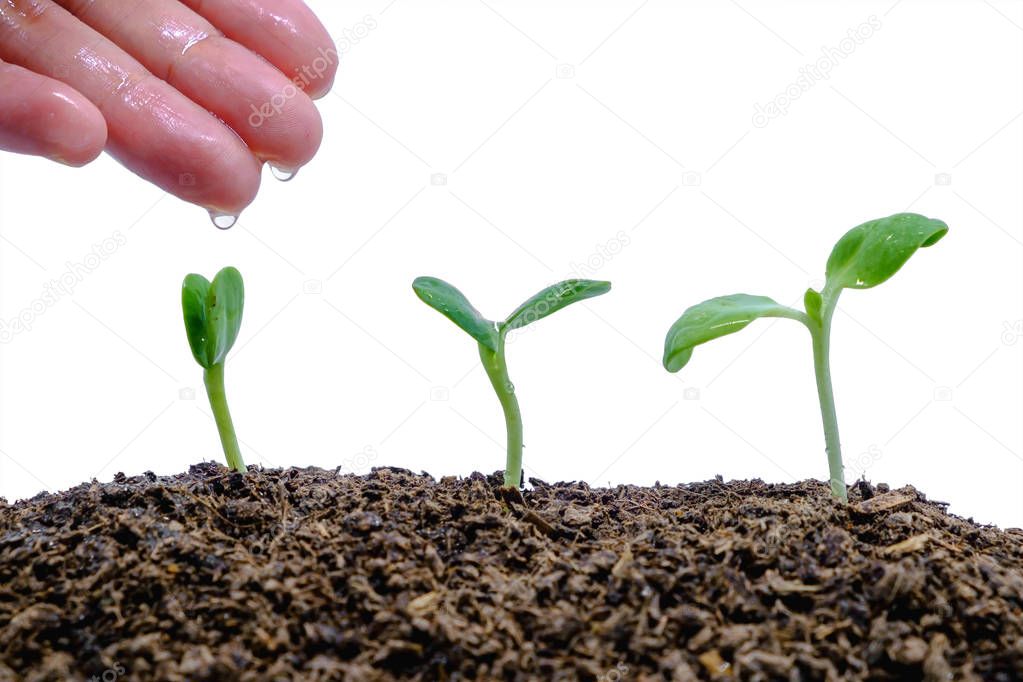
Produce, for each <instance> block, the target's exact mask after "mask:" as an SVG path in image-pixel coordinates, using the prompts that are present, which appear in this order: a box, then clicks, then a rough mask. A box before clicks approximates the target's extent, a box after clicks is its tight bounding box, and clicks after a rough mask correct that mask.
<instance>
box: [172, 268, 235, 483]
mask: <svg viewBox="0 0 1023 682" xmlns="http://www.w3.org/2000/svg"><path fill="white" fill-rule="evenodd" d="M244 307H245V286H244V283H243V282H242V275H241V273H240V272H238V270H236V269H235V268H224V269H223V270H221V271H220V272H218V273H217V276H216V277H214V278H213V282H210V281H209V280H207V279H206V278H205V277H203V276H202V275H188V276H187V277H185V281H184V284H182V286H181V309H182V311H183V312H184V316H185V333H186V334H187V335H188V345H189V346H190V347H191V349H192V357H194V358H195V361H196V362H198V363H199V365H200V366H201V367H202V368H203V381H204V383H205V384H206V394H207V395H208V396H209V398H210V407H211V408H212V409H213V417H214V419H215V420H216V422H217V430H218V431H219V432H220V442H221V444H222V445H223V446H224V456H225V457H227V466H228V468H229V469H231V470H233V471H241V472H244V471H245V470H246V469H245V462H244V461H243V460H242V454H241V451H240V450H239V449H238V437H237V436H236V435H235V433H234V422H232V421H231V412H230V410H228V409H227V394H226V393H225V391H224V361H225V360H226V359H227V354H228V352H229V351H230V350H231V347H232V346H234V342H235V339H237V338H238V330H239V328H241V325H242V309H243V308H244Z"/></svg>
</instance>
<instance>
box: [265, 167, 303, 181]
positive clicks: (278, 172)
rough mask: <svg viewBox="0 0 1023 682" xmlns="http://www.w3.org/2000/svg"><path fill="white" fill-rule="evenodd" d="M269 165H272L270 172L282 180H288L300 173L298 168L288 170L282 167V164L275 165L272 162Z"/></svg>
mask: <svg viewBox="0 0 1023 682" xmlns="http://www.w3.org/2000/svg"><path fill="white" fill-rule="evenodd" d="M268 165H269V166H270V172H271V173H272V174H273V176H274V177H275V178H277V179H278V180H280V181H281V182H288V181H289V180H292V179H293V178H294V177H295V176H296V175H298V171H297V170H288V169H286V168H281V167H280V166H275V165H274V164H272V163H271V164H268Z"/></svg>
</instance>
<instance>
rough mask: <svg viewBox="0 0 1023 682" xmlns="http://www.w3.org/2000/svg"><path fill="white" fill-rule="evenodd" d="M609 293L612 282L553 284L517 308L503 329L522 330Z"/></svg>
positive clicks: (571, 280) (588, 281)
mask: <svg viewBox="0 0 1023 682" xmlns="http://www.w3.org/2000/svg"><path fill="white" fill-rule="evenodd" d="M609 291H611V283H610V282H598V281H595V280H592V279H567V280H565V281H564V282H558V283H557V284H552V285H551V286H549V287H547V288H546V289H544V290H543V291H540V292H537V293H536V294H535V295H533V296H532V297H531V298H530V299H529V300H528V301H526V302H525V303H523V304H522V305H520V306H519V307H518V308H516V309H515V312H513V313H512V314H511V315H509V316H508V319H506V320H505V321H504V324H503V325H502V329H503V330H507V331H511V330H512V329H521V328H522V327H525V326H526V325H528V324H532V323H533V322H536V321H537V320H542V319H543V318H545V317H547V316H548V315H552V314H554V313H556V312H558V311H559V310H561V309H562V308H564V307H566V306H570V305H572V304H573V303H578V302H579V301H584V300H586V299H587V298H593V297H594V296H600V295H602V294H606V293H607V292H609Z"/></svg>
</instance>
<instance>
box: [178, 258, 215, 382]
mask: <svg viewBox="0 0 1023 682" xmlns="http://www.w3.org/2000/svg"><path fill="white" fill-rule="evenodd" d="M209 289H210V282H209V280H208V279H206V278H205V277H203V276H202V275H188V276H187V277H185V281H184V282H183V283H182V285H181V310H182V312H183V313H184V317H185V334H186V335H187V336H188V346H189V348H191V349H192V357H194V358H195V361H196V362H198V363H199V364H200V365H201V366H202V367H204V368H206V369H209V368H210V363H209V361H208V359H207V358H208V355H207V350H206V348H207V343H206V339H207V337H206V295H207V293H208V292H209Z"/></svg>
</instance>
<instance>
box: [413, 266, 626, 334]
mask: <svg viewBox="0 0 1023 682" xmlns="http://www.w3.org/2000/svg"><path fill="white" fill-rule="evenodd" d="M412 288H413V290H415V292H416V295H417V296H418V297H419V298H420V299H422V301H423V302H424V303H426V304H427V305H428V306H430V307H431V308H433V309H434V310H436V311H438V312H439V313H441V314H442V315H444V316H445V317H447V318H448V319H449V320H451V321H452V322H454V323H455V324H456V325H458V327H459V328H461V329H462V330H463V331H465V332H466V333H467V334H469V336H471V337H472V338H474V339H476V341H478V342H479V343H480V344H481V345H482V346H485V347H486V348H488V349H489V350H490V351H492V352H494V353H496V352H498V349H499V348H500V341H501V337H502V336H503V335H504V334H506V333H508V332H509V331H512V330H513V329H521V328H522V327H525V326H526V325H527V324H532V323H533V322H536V321H537V320H540V319H543V318H545V317H547V316H548V315H551V314H553V313H556V312H557V311H559V310H561V309H562V308H564V307H566V306H568V305H571V304H573V303H577V302H579V301H583V300H585V299H587V298H593V297H594V296H600V295H601V294H606V293H607V292H608V291H610V290H611V283H610V282H599V281H595V280H590V279H569V280H565V281H564V282H558V283H557V284H553V285H551V286H549V287H547V288H546V289H544V290H543V291H539V292H537V293H536V294H535V295H534V296H532V297H530V298H529V300H527V301H526V302H525V303H523V304H522V305H520V306H519V307H518V308H516V309H515V311H514V312H513V313H512V314H511V315H509V316H508V317H507V318H506V319H505V320H504V321H503V322H494V321H493V320H488V319H486V318H485V317H483V316H482V315H481V314H480V313H479V311H478V310H476V308H474V307H473V305H472V304H471V303H469V299H467V298H466V297H465V295H464V294H463V293H462V292H461V291H459V290H458V289H456V288H455V287H453V286H452V285H450V284H448V283H447V282H445V281H444V280H440V279H437V278H436V277H417V278H416V280H415V281H414V282H413V283H412Z"/></svg>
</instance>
